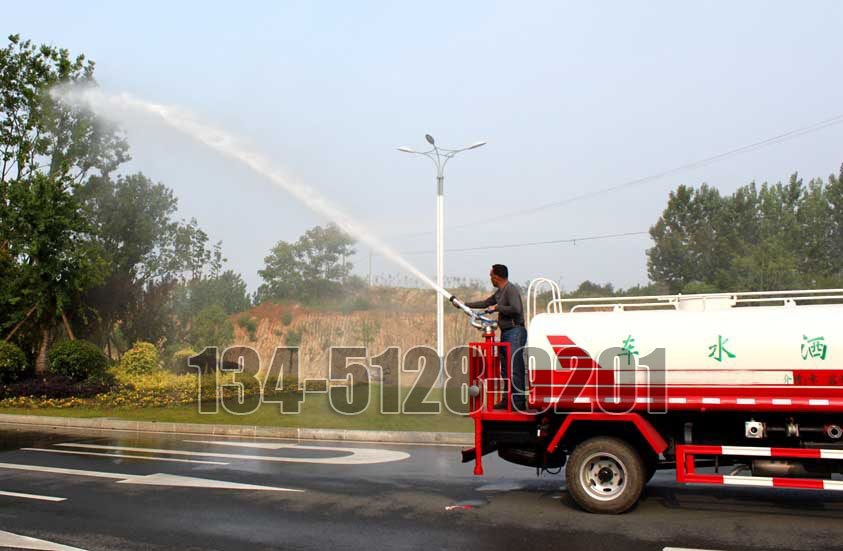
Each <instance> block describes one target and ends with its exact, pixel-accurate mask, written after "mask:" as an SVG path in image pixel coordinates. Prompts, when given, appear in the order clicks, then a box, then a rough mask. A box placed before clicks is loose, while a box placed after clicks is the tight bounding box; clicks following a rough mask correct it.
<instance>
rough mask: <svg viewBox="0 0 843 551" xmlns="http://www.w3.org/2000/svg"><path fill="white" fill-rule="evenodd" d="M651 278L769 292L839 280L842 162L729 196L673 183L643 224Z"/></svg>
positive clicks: (682, 287) (678, 286) (679, 286)
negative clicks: (820, 175) (823, 172)
mask: <svg viewBox="0 0 843 551" xmlns="http://www.w3.org/2000/svg"><path fill="white" fill-rule="evenodd" d="M650 235H651V236H652V238H653V241H654V246H653V247H652V248H651V249H650V250H649V251H647V256H648V263H647V266H648V273H649V276H650V279H651V280H653V281H654V282H656V283H658V284H662V285H664V286H666V287H667V288H668V289H669V290H670V291H671V292H679V291H682V292H688V291H687V290H686V289H698V290H707V291H714V290H719V291H773V290H783V289H793V288H817V287H823V286H839V285H840V284H841V283H843V167H841V171H840V174H839V175H837V176H836V175H833V174H832V175H831V176H829V178H828V181H827V182H824V181H823V180H821V179H815V180H812V181H810V182H809V183H808V184H807V185H805V184H804V183H803V181H802V180H801V179H800V178H799V177H798V176H797V175H796V174H794V175H793V176H791V177H790V179H789V181H788V182H787V183H786V184H783V183H778V184H775V185H770V184H763V185H762V186H761V187H760V188H759V187H757V186H756V185H755V184H754V183H752V184H749V185H746V186H743V187H741V188H739V189H738V190H737V191H735V193H733V194H732V195H729V196H721V195H720V193H719V192H718V191H717V190H716V189H714V188H711V187H709V186H706V185H703V186H701V187H700V188H699V189H693V188H690V187H688V186H679V188H677V189H676V191H674V192H671V194H670V198H669V200H668V204H667V208H665V210H664V212H663V214H662V216H661V217H660V218H659V220H658V221H657V222H656V224H655V225H654V226H653V227H652V228H650Z"/></svg>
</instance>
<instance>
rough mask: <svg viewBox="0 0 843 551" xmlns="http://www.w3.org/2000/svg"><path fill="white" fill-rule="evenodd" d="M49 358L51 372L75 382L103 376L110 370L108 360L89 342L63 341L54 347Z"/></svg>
mask: <svg viewBox="0 0 843 551" xmlns="http://www.w3.org/2000/svg"><path fill="white" fill-rule="evenodd" d="M48 358H49V360H50V371H51V372H53V373H55V374H56V375H62V376H64V377H67V378H68V379H72V380H74V381H81V380H83V379H87V378H88V377H91V376H93V375H99V374H102V373H103V372H104V371H105V370H106V369H107V368H108V358H106V357H105V354H103V353H102V350H100V349H99V347H98V346H97V345H95V344H94V343H92V342H88V341H81V340H76V341H62V342H60V343H58V344H57V345H55V346H53V348H52V350H50V353H49V355H48Z"/></svg>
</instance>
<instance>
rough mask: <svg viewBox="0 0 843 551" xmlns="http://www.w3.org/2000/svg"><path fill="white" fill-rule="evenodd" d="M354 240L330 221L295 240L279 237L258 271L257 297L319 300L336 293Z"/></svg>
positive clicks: (346, 272) (347, 270) (348, 270)
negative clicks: (285, 239)
mask: <svg viewBox="0 0 843 551" xmlns="http://www.w3.org/2000/svg"><path fill="white" fill-rule="evenodd" d="M353 245H354V240H353V239H352V238H351V237H350V236H349V235H347V234H346V233H344V232H343V231H342V230H341V229H339V228H338V227H337V226H336V225H334V224H329V225H328V226H326V227H324V228H323V227H321V226H316V227H314V228H312V229H310V230H308V231H307V232H305V233H304V235H302V236H301V237H300V238H299V239H298V241H296V242H295V243H287V242H285V241H279V242H278V243H277V244H276V245H275V246H274V247H273V248H272V250H271V251H270V254H269V256H267V257H266V258H265V259H264V262H265V263H266V267H265V268H264V269H263V270H260V271H259V272H258V274H259V275H260V276H261V278H263V280H264V283H263V284H262V285H261V286H260V288H259V289H258V300H267V299H293V298H294V299H298V300H301V301H312V300H320V299H324V298H330V297H333V296H336V295H338V294H339V293H340V291H341V290H342V287H343V284H344V283H345V282H346V281H347V280H348V278H349V274H350V273H351V268H352V265H351V263H350V262H348V261H347V258H348V257H349V256H351V255H353V254H354V249H353V247H352V246H353Z"/></svg>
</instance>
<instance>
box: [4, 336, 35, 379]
mask: <svg viewBox="0 0 843 551" xmlns="http://www.w3.org/2000/svg"><path fill="white" fill-rule="evenodd" d="M28 368H29V366H28V365H27V362H26V354H24V353H23V350H21V349H20V348H18V347H17V346H15V345H14V344H11V343H8V342H3V341H0V383H13V382H15V381H17V380H18V379H19V378H20V376H21V375H23V374H24V373H26V371H27V370H28Z"/></svg>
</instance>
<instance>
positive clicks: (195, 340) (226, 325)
mask: <svg viewBox="0 0 843 551" xmlns="http://www.w3.org/2000/svg"><path fill="white" fill-rule="evenodd" d="M189 335H190V344H191V345H192V346H193V348H195V349H196V350H203V349H204V348H205V347H208V346H217V347H219V348H220V349H222V348H225V347H226V346H228V345H229V344H230V343H231V341H233V340H234V327H233V326H232V325H231V322H230V321H229V320H228V318H227V317H226V315H225V310H223V308H222V306H220V305H218V304H214V305H212V306H207V307H205V308H203V309H202V311H200V312H199V313H198V314H197V315H196V317H195V318H193V322H192V323H191V327H190V331H189Z"/></svg>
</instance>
